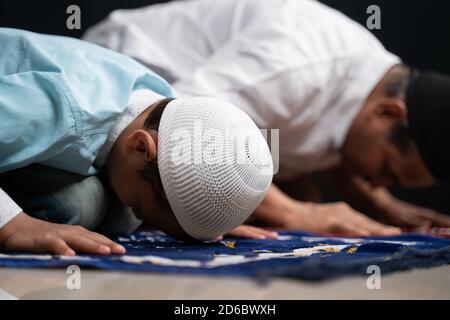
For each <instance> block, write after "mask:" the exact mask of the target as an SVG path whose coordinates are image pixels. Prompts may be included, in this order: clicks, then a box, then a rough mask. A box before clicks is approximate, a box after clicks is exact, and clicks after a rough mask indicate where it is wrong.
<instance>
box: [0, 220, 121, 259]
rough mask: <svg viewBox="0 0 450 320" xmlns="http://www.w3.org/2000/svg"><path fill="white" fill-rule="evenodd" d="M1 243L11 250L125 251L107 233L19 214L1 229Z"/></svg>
mask: <svg viewBox="0 0 450 320" xmlns="http://www.w3.org/2000/svg"><path fill="white" fill-rule="evenodd" d="M0 247H3V248H4V249H5V250H7V251H31V252H37V253H52V254H59V255H65V256H74V255H75V252H76V251H77V252H84V253H91V254H101V255H107V254H124V253H125V248H124V247H122V246H121V245H118V244H116V243H115V242H113V241H111V240H110V239H108V238H106V237H105V236H103V235H101V234H98V233H95V232H91V231H88V230H86V229H84V228H82V227H80V226H71V225H63V224H55V223H50V222H46V221H42V220H38V219H35V218H32V217H30V216H28V215H27V214H25V213H23V212H22V213H20V214H18V215H17V216H16V217H15V218H14V219H12V220H11V221H10V222H9V223H7V224H6V225H5V226H3V227H2V228H1V229H0Z"/></svg>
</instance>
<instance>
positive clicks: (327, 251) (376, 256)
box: [0, 231, 450, 280]
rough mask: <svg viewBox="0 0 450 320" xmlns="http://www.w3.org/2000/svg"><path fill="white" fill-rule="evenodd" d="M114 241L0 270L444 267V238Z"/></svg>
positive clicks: (20, 260) (153, 236)
mask: <svg viewBox="0 0 450 320" xmlns="http://www.w3.org/2000/svg"><path fill="white" fill-rule="evenodd" d="M116 240H117V242H119V243H120V244H122V245H124V246H125V247H126V249H127V253H126V254H125V255H123V256H118V255H116V256H96V255H83V254H82V255H78V256H75V257H64V256H56V255H45V254H44V255H42V254H19V253H17V254H16V253H6V252H0V267H13V268H56V267H66V266H69V265H74V264H75V265H78V266H80V267H86V268H97V269H103V270H120V271H141V272H159V273H184V274H186V273H188V274H199V275H233V276H250V277H257V278H260V279H264V278H267V277H273V276H283V277H294V278H298V279H306V280H325V279H329V278H334V277H338V276H342V275H350V274H359V275H363V274H366V272H367V268H368V267H369V266H370V265H377V266H379V267H380V268H381V272H382V273H383V274H386V273H390V272H393V271H398V270H407V269H414V268H426V267H433V266H438V265H445V264H450V239H446V238H437V237H431V236H424V235H418V234H404V235H401V236H397V237H385V238H340V237H320V236H315V235H312V234H308V233H301V232H282V233H280V236H279V237H278V239H277V240H250V239H234V238H228V239H225V240H223V241H220V242H209V243H204V244H189V243H183V242H180V241H177V240H174V239H172V238H170V237H168V236H166V235H164V234H162V233H160V232H157V231H151V232H149V231H141V232H136V233H133V234H131V235H127V236H122V237H118V238H117V239H116Z"/></svg>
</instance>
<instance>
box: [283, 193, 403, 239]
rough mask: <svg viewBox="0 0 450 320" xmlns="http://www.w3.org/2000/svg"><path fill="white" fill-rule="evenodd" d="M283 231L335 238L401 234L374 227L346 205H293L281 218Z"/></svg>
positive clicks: (374, 222) (298, 203)
mask: <svg viewBox="0 0 450 320" xmlns="http://www.w3.org/2000/svg"><path fill="white" fill-rule="evenodd" d="M283 228H284V229H288V230H305V231H310V232H315V233H321V234H327V235H338V236H353V237H364V236H395V235H398V234H400V233H401V230H400V229H398V228H395V227H390V226H386V225H383V224H381V223H378V222H376V221H374V220H372V219H370V218H369V217H367V216H365V215H364V214H362V213H359V212H357V211H355V210H353V209H352V208H351V207H350V206H349V205H347V204H346V203H343V202H342V203H331V204H315V203H304V202H298V201H296V202H295V204H294V205H293V207H292V209H291V210H290V211H289V213H288V214H287V215H285V222H284V226H283Z"/></svg>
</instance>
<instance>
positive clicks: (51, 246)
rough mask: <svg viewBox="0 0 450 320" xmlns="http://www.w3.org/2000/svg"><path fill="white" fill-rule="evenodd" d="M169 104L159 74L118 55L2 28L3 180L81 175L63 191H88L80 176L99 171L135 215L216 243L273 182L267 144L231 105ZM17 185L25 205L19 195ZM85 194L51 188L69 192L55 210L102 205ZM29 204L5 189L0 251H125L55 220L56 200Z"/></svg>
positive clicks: (203, 101)
mask: <svg viewBox="0 0 450 320" xmlns="http://www.w3.org/2000/svg"><path fill="white" fill-rule="evenodd" d="M171 96H172V90H171V88H170V86H169V85H168V84H167V83H166V82H165V81H164V80H163V79H162V78H160V77H159V76H158V75H156V74H154V73H153V72H152V71H150V70H149V69H147V68H145V67H144V66H142V65H140V64H139V63H137V62H135V61H134V60H132V59H130V58H127V57H125V56H123V55H121V54H118V53H114V52H112V51H109V50H107V49H103V48H100V47H98V46H95V45H92V44H88V43H85V42H83V41H79V40H75V39H71V38H64V37H57V36H48V35H40V34H35V33H31V32H26V31H20V30H14V29H3V28H1V29H0V119H1V121H2V122H1V129H0V173H5V175H6V178H5V179H4V180H6V182H5V184H6V185H10V183H9V182H10V180H14V179H8V175H9V174H13V176H16V177H17V176H19V177H20V173H21V170H25V172H27V171H26V170H30V165H34V167H31V168H32V170H34V172H40V170H41V169H42V167H36V164H39V165H45V166H47V167H52V168H56V169H61V170H63V171H67V172H72V173H74V174H75V175H73V177H76V178H68V180H71V179H72V181H71V183H69V182H67V183H63V184H62V185H66V186H67V187H68V190H70V189H71V188H72V189H73V188H75V189H80V187H81V188H84V186H83V183H84V182H85V180H84V179H80V178H79V175H82V176H92V175H95V174H97V173H99V172H102V174H103V175H104V179H105V180H106V181H107V182H108V184H109V185H110V187H111V189H112V190H113V192H114V193H115V195H117V197H118V199H119V200H120V201H121V202H122V203H123V204H124V205H126V206H128V207H130V208H132V209H133V211H134V213H135V214H136V216H137V217H138V218H140V219H141V220H143V221H144V222H145V223H147V224H150V225H152V226H153V227H155V228H159V229H161V230H163V231H165V232H167V233H168V234H170V235H172V236H175V237H177V238H195V239H198V240H212V239H215V238H217V237H220V236H221V235H223V234H226V233H228V232H230V231H231V230H233V229H234V228H236V227H237V226H239V225H240V224H241V223H243V222H244V221H245V220H246V219H247V218H248V216H249V215H250V214H251V213H252V211H253V210H254V209H255V208H256V207H257V206H258V204H259V203H260V202H261V201H262V199H263V197H264V195H265V193H266V191H267V190H268V187H269V186H270V183H271V173H272V161H271V158H270V153H269V150H268V147H267V144H266V142H265V140H264V138H263V137H262V135H261V133H260V132H259V131H258V129H257V127H256V125H255V124H254V123H253V122H252V121H251V120H250V118H249V117H248V116H247V115H246V114H245V113H244V112H242V111H240V110H239V109H238V108H236V107H234V106H233V105H231V104H228V103H226V102H223V101H220V100H217V99H212V98H206V97H200V98H189V99H182V100H179V99H173V98H171ZM233 130H235V131H236V130H240V131H239V134H240V135H241V136H240V138H244V141H245V144H240V143H235V138H236V137H235V136H234V133H233V134H230V132H232V131H233ZM211 154H212V156H211ZM236 154H245V155H246V157H244V159H241V158H239V157H237V158H236V157H234V156H235V155H236ZM221 156H223V157H224V158H225V159H226V160H227V161H222V160H223V159H222V158H221ZM36 168H37V169H36ZM45 170H47V169H42V171H43V172H45ZM50 170H51V169H50ZM13 171H14V172H13ZM51 172H52V174H54V173H55V171H52V170H51ZM22 173H23V171H22ZM25 175H26V173H25ZM22 176H23V175H22ZM55 177H56V178H57V177H58V174H55ZM76 179H78V180H77V181H76V182H75V183H74V181H75V180H76ZM8 180H9V182H8ZM16 180H17V179H16ZM0 182H1V180H0ZM16 182H17V181H16ZM20 183H24V184H33V183H35V182H33V181H31V182H29V181H28V182H26V181H21V182H20ZM80 185H81V186H80ZM26 187H29V186H24V188H26ZM40 187H41V186H39V185H38V186H36V188H37V189H39V188H40ZM42 188H45V186H42ZM12 189H13V191H14V192H17V190H18V192H17V193H18V194H19V197H18V200H19V198H20V189H21V188H12ZM57 189H58V188H57ZM83 191H84V192H82V193H83V195H82V196H78V197H77V193H76V192H69V193H67V189H65V188H62V190H56V192H60V193H64V192H66V193H65V194H64V196H63V197H62V198H61V197H60V202H66V201H65V200H64V198H67V199H69V200H68V201H70V199H71V197H75V198H74V199H72V202H74V201H75V202H78V203H79V205H80V206H82V205H83V202H85V201H86V200H87V199H89V201H91V202H93V203H95V201H96V198H95V197H89V195H86V193H89V189H85V190H83ZM25 198H26V197H25ZM61 199H63V200H61ZM26 200H27V199H25V200H24V201H23V203H24V204H25V205H26V206H27V208H32V207H33V205H29V204H27V201H26ZM98 200H99V201H101V199H98ZM57 202H58V201H57ZM75 207H77V206H76V205H75ZM88 207H89V206H88ZM27 208H25V207H24V208H22V207H21V206H19V204H17V203H16V202H15V201H14V198H13V197H10V196H9V195H8V194H7V193H6V192H5V191H3V190H1V189H0V246H1V247H3V248H5V249H6V250H23V251H35V252H51V253H56V254H61V255H74V254H75V251H82V252H87V253H95V254H109V253H118V254H120V253H124V248H123V247H121V246H119V245H117V244H115V243H114V242H112V241H111V240H109V239H107V238H106V237H104V236H102V235H100V234H97V233H93V232H90V231H88V230H86V229H84V228H82V227H80V226H71V225H63V224H61V223H58V224H57V223H54V222H61V221H59V220H58V216H59V215H58V212H57V209H58V208H56V212H55V208H54V203H53V208H49V209H48V208H44V210H36V212H38V214H37V217H38V218H40V219H36V218H34V217H32V216H31V215H32V214H33V212H27V211H28V209H27ZM41 209H42V208H41ZM47 209H48V210H47ZM42 212H43V213H42ZM49 212H50V214H49V215H47V213H49ZM28 214H30V215H28ZM62 214H63V215H64V214H67V213H62ZM86 214H89V213H86ZM69 216H70V214H69ZM44 220H47V221H44Z"/></svg>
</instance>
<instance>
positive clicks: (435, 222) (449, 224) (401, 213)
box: [376, 190, 450, 228]
mask: <svg viewBox="0 0 450 320" xmlns="http://www.w3.org/2000/svg"><path fill="white" fill-rule="evenodd" d="M376 196H377V201H378V204H377V210H378V211H379V213H380V220H381V221H383V222H385V223H388V224H391V225H395V226H399V227H405V228H417V227H445V228H450V216H447V215H444V214H441V213H438V212H436V211H433V210H431V209H428V208H423V207H419V206H416V205H414V204H410V203H407V202H405V201H401V200H399V199H397V198H395V197H394V196H392V195H391V194H390V193H388V192H387V191H384V190H379V191H377V193H376Z"/></svg>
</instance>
